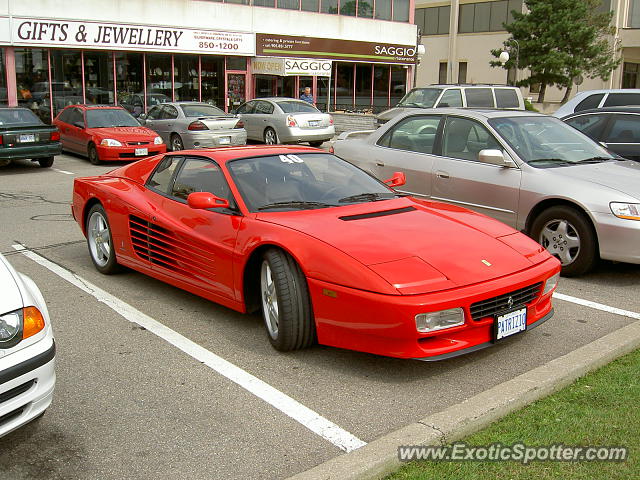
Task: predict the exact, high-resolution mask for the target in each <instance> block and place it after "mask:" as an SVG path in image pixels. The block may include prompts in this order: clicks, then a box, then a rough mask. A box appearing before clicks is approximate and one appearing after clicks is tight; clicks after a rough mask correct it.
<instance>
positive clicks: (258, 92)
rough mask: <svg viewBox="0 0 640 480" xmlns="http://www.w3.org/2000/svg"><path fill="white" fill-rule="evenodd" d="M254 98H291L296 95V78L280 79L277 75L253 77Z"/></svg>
mask: <svg viewBox="0 0 640 480" xmlns="http://www.w3.org/2000/svg"><path fill="white" fill-rule="evenodd" d="M253 96H254V98H261V97H262V98H264V97H291V98H298V95H296V77H281V76H279V75H255V76H254V95H253Z"/></svg>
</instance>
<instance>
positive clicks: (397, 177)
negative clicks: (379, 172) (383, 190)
mask: <svg viewBox="0 0 640 480" xmlns="http://www.w3.org/2000/svg"><path fill="white" fill-rule="evenodd" d="M384 183H386V184H387V185H389V186H390V187H400V186H402V185H404V184H405V183H407V177H405V175H404V173H403V172H393V177H391V178H390V179H389V180H385V181H384Z"/></svg>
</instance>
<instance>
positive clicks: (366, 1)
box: [358, 0, 373, 18]
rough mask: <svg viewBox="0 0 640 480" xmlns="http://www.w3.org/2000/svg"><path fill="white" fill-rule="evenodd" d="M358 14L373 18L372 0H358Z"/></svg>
mask: <svg viewBox="0 0 640 480" xmlns="http://www.w3.org/2000/svg"><path fill="white" fill-rule="evenodd" d="M358 16H359V17H362V18H373V0H358Z"/></svg>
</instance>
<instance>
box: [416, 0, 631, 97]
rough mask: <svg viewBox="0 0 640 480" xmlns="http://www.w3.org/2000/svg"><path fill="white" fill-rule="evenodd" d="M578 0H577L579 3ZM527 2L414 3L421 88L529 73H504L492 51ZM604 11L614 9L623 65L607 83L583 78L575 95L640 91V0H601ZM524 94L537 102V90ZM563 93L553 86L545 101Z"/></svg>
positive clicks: (467, 0) (439, 0)
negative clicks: (494, 65) (603, 90)
mask: <svg viewBox="0 0 640 480" xmlns="http://www.w3.org/2000/svg"><path fill="white" fill-rule="evenodd" d="M578 1H580V0H576V2H578ZM525 8H526V7H525V6H524V2H523V0H497V1H486V0H481V1H479V0H445V1H442V0H416V11H415V20H414V21H415V23H416V25H417V26H418V28H419V29H420V32H421V43H422V44H423V45H424V46H425V48H426V54H425V56H424V57H422V59H421V63H420V65H419V67H418V71H417V84H418V85H425V84H430V83H495V84H504V83H509V82H512V81H514V80H515V79H516V75H518V78H521V77H522V76H524V75H526V74H527V72H525V71H522V70H520V71H519V72H517V74H516V72H515V71H510V72H506V71H505V70H504V69H501V68H492V67H491V66H490V65H489V62H490V61H491V60H494V58H493V57H492V55H491V53H490V51H491V50H492V49H495V48H501V47H502V44H503V42H504V41H505V40H507V39H508V38H509V35H508V34H507V32H506V31H505V30H504V27H503V23H509V22H510V21H511V20H512V16H511V14H510V12H511V11H512V10H516V11H518V12H523V11H525ZM600 8H601V9H602V10H603V11H607V10H612V11H613V20H612V23H613V25H614V26H615V34H614V35H613V36H612V37H611V39H610V41H611V43H612V45H613V44H616V45H619V46H620V47H621V50H620V54H621V55H622V63H621V64H620V67H619V68H618V69H616V70H615V71H614V72H613V74H612V76H611V78H610V79H609V80H607V81H603V80H600V79H587V78H585V79H582V81H581V82H580V81H579V83H580V84H579V85H574V88H573V91H572V94H575V93H576V92H578V91H583V90H592V89H601V88H640V0H603V1H602V3H601V7H600ZM516 50H517V49H516V48H515V46H514V48H513V49H512V51H511V55H514V54H516ZM523 93H524V95H525V96H528V97H531V98H532V99H533V101H535V100H536V99H537V93H538V92H537V90H536V88H535V86H534V87H533V88H531V89H528V88H523ZM563 95H564V90H560V89H557V88H549V89H547V92H546V95H545V97H546V100H547V101H556V102H558V101H560V100H561V99H562V97H563Z"/></svg>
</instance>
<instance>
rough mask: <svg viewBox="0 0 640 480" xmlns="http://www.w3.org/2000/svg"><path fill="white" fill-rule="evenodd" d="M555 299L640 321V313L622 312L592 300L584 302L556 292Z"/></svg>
mask: <svg viewBox="0 0 640 480" xmlns="http://www.w3.org/2000/svg"><path fill="white" fill-rule="evenodd" d="M553 298H557V299H558V300H564V301H565V302H571V303H576V304H578V305H584V306H585V307H590V308H595V309H596V310H602V311H603V312H609V313H615V314H616V315H622V316H623V317H629V318H635V319H637V320H640V313H636V312H631V311H629V310H622V309H621V308H617V307H610V306H609V305H604V304H602V303H597V302H592V301H591V300H584V299H582V298H578V297H572V296H571V295H565V294H564V293H558V292H555V293H554V294H553Z"/></svg>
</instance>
